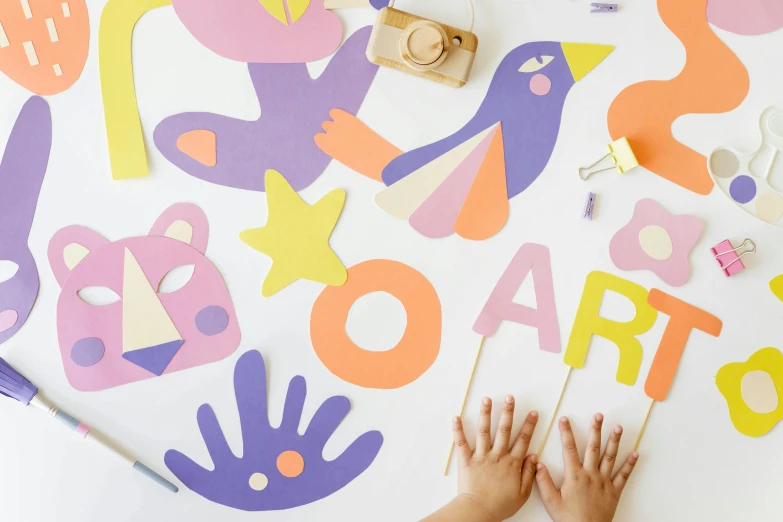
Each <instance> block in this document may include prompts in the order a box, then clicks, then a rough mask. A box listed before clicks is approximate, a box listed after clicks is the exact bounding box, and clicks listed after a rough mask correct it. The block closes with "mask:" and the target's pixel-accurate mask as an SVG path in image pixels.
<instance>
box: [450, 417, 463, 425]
mask: <svg viewBox="0 0 783 522" xmlns="http://www.w3.org/2000/svg"><path fill="white" fill-rule="evenodd" d="M461 421H462V419H460V418H459V417H454V418H453V419H452V420H451V422H452V423H454V424H455V425H458V424H459V423H460V422H461Z"/></svg>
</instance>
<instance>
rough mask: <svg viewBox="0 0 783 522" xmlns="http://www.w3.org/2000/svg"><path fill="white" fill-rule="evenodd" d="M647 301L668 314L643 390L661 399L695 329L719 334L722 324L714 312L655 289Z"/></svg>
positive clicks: (661, 400) (714, 335)
mask: <svg viewBox="0 0 783 522" xmlns="http://www.w3.org/2000/svg"><path fill="white" fill-rule="evenodd" d="M647 302H648V303H649V304H650V306H652V307H653V308H655V309H656V310H658V311H659V312H663V313H664V314H666V315H668V316H669V322H668V323H667V324H666V329H665V330H664V332H663V337H662V338H661V342H660V344H659V345H658V350H656V352H655V358H654V359H653V362H652V366H651V367H650V373H649V374H648V375H647V380H646V381H645V383H644V392H645V393H646V394H647V396H648V397H650V398H651V399H653V400H656V401H658V402H663V400H664V399H666V395H668V393H669V389H670V388H671V385H672V382H674V375H675V373H676V372H677V368H678V367H679V365H680V359H681V358H682V354H683V352H684V351H685V345H686V344H687V343H688V338H689V337H690V335H691V332H692V331H693V330H694V329H696V330H701V331H702V332H705V333H707V334H709V335H711V336H713V337H718V336H719V335H720V332H721V330H722V329H723V323H722V322H721V320H720V319H718V318H717V317H715V316H714V315H712V314H710V313H708V312H705V311H704V310H702V309H700V308H697V307H695V306H693V305H692V304H688V303H686V302H685V301H681V300H679V299H677V298H676V297H674V296H671V295H669V294H667V293H666V292H663V291H661V290H658V289H656V288H653V289H652V290H650V294H649V295H648V296H647Z"/></svg>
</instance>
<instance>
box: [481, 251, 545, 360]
mask: <svg viewBox="0 0 783 522" xmlns="http://www.w3.org/2000/svg"><path fill="white" fill-rule="evenodd" d="M531 272H532V274H533V284H534V288H535V295H536V308H531V307H529V306H524V305H521V304H518V303H515V302H513V298H514V294H515V293H516V292H517V290H519V287H520V286H522V283H523V282H524V281H525V278H527V276H528V274H530V273H531ZM503 320H508V321H513V322H515V323H519V324H524V325H527V326H532V327H533V328H536V329H537V330H538V344H539V347H540V348H541V349H542V350H545V351H547V352H552V353H560V326H559V325H558V322H557V307H556V305H555V289H554V286H553V282H552V261H551V259H550V256H549V249H548V248H547V247H546V246H544V245H537V244H535V243H525V244H524V245H522V246H521V247H520V248H519V250H518V251H517V253H516V254H514V258H513V259H512V260H511V262H510V263H509V265H508V268H506V270H505V272H503V275H502V276H501V277H500V279H499V280H498V282H497V285H496V286H495V289H494V290H492V294H490V296H489V299H487V302H486V304H485V305H484V308H483V309H482V310H481V313H480V314H479V316H478V318H477V319H476V322H475V323H474V324H473V331H474V332H476V333H477V334H479V335H483V336H485V337H490V336H492V335H494V334H495V332H496V331H497V328H498V326H500V322H501V321H503Z"/></svg>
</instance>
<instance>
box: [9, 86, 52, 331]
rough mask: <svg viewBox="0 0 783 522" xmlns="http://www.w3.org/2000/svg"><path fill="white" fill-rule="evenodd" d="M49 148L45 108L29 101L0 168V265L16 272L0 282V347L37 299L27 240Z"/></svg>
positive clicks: (49, 130)
mask: <svg viewBox="0 0 783 522" xmlns="http://www.w3.org/2000/svg"><path fill="white" fill-rule="evenodd" d="M51 145H52V118H51V114H50V112H49V104H48V103H46V101H45V100H44V99H43V98H39V97H37V96H33V97H32V98H30V99H29V100H28V101H27V103H25V104H24V107H22V111H21V112H20V113H19V117H18V118H17V120H16V123H15V124H14V128H13V130H12V131H11V136H10V137H9V138H8V144H7V145H6V148H5V153H4V154H3V160H2V163H0V262H2V263H7V262H9V261H10V262H11V263H13V264H15V265H16V266H17V267H18V268H17V269H16V273H14V275H13V276H11V277H10V278H8V279H6V277H7V276H6V277H0V343H3V342H4V341H6V340H8V339H9V338H10V337H11V336H12V335H14V334H15V333H16V331H17V330H19V328H20V327H21V326H22V324H24V322H25V321H26V320H27V316H28V315H29V314H30V310H32V308H33V303H35V298H36V296H37V295H38V268H37V267H36V265H35V259H33V255H32V253H30V248H29V247H28V246H27V237H28V235H29V234H30V227H31V226H32V224H33V216H34V215H35V207H36V205H37V204H38V194H39V192H40V190H41V184H42V183H43V179H44V175H45V174H46V166H47V165H48V163H49V151H50V149H51ZM7 266H8V265H7ZM4 273H10V271H9V272H4Z"/></svg>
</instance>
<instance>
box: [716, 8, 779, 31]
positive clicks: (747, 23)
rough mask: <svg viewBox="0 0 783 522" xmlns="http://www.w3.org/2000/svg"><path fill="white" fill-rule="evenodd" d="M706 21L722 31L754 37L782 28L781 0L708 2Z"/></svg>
mask: <svg viewBox="0 0 783 522" xmlns="http://www.w3.org/2000/svg"><path fill="white" fill-rule="evenodd" d="M707 20H708V21H709V22H710V23H711V24H714V25H716V26H718V27H720V28H721V29H723V30H724V31H729V32H731V33H735V34H743V35H756V34H765V33H770V32H772V31H776V30H778V29H780V28H781V27H783V2H781V0H741V1H738V0H709V3H708V4H707Z"/></svg>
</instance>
